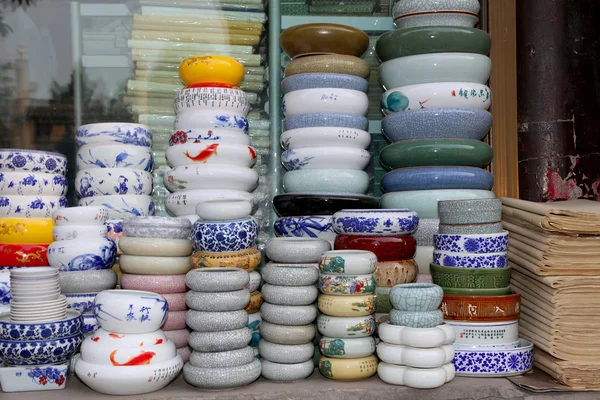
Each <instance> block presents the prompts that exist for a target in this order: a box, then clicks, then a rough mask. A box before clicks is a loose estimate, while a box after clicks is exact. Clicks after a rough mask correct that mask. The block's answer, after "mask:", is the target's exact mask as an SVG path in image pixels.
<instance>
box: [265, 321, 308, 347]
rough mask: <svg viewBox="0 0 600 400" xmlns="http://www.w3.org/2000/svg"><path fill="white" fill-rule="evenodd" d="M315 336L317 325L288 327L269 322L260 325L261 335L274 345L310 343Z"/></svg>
mask: <svg viewBox="0 0 600 400" xmlns="http://www.w3.org/2000/svg"><path fill="white" fill-rule="evenodd" d="M315 334H316V327H315V324H307V325H290V326H286V325H279V324H272V323H270V322H268V321H262V322H261V324H260V335H261V336H262V338H263V339H265V340H268V341H269V342H272V343H278V344H285V345H299V344H304V343H309V342H312V341H313V339H314V338H315Z"/></svg>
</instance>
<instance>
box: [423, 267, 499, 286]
mask: <svg viewBox="0 0 600 400" xmlns="http://www.w3.org/2000/svg"><path fill="white" fill-rule="evenodd" d="M429 271H430V272H431V278H432V280H433V283H435V284H436V285H439V286H441V287H443V288H446V289H447V288H464V289H503V288H505V287H507V286H508V285H509V284H510V267H508V268H455V267H442V266H440V265H436V264H429Z"/></svg>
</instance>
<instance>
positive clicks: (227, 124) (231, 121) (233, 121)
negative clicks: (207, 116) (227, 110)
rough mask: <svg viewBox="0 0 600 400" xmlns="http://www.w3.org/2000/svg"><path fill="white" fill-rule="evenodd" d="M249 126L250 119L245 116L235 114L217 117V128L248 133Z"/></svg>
mask: <svg viewBox="0 0 600 400" xmlns="http://www.w3.org/2000/svg"><path fill="white" fill-rule="evenodd" d="M248 126H249V125H248V119H246V118H245V117H243V116H238V115H235V114H234V115H229V114H217V115H216V116H215V124H214V127H215V128H235V129H240V130H242V131H243V132H244V133H247V132H248Z"/></svg>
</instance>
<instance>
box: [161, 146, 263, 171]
mask: <svg viewBox="0 0 600 400" xmlns="http://www.w3.org/2000/svg"><path fill="white" fill-rule="evenodd" d="M166 158H167V162H168V163H169V165H170V166H171V167H178V166H180V165H193V164H229V165H239V166H241V167H248V168H251V167H252V166H254V164H255V163H256V150H255V149H254V147H252V146H247V145H244V144H232V143H223V142H221V141H219V140H215V141H214V142H211V143H206V142H204V143H189V142H188V143H184V144H180V145H177V146H171V147H169V148H168V149H167V151H166Z"/></svg>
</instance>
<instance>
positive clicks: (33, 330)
mask: <svg viewBox="0 0 600 400" xmlns="http://www.w3.org/2000/svg"><path fill="white" fill-rule="evenodd" d="M82 326H83V319H82V317H81V313H80V312H78V311H77V310H68V311H67V316H66V318H64V319H62V320H59V321H49V322H11V320H10V313H4V314H0V339H2V340H14V341H25V340H47V339H59V338H63V337H68V336H72V335H76V334H78V333H79V332H80V331H81V328H82Z"/></svg>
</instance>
